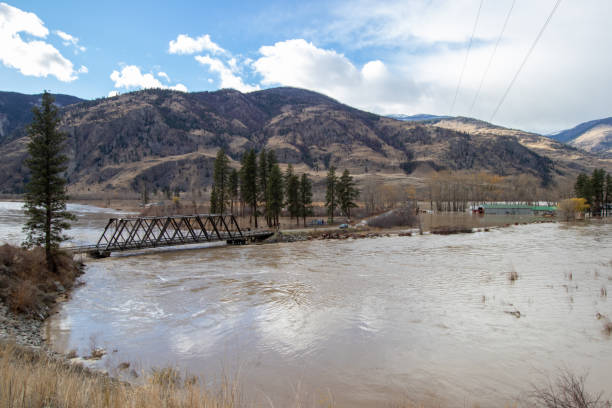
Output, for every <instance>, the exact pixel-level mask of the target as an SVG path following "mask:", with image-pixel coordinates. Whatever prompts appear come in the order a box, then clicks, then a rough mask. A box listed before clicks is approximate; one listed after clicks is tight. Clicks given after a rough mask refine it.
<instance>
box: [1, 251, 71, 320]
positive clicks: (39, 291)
mask: <svg viewBox="0 0 612 408" xmlns="http://www.w3.org/2000/svg"><path fill="white" fill-rule="evenodd" d="M53 262H54V264H55V266H56V272H51V271H50V270H49V268H48V267H47V261H46V258H45V250H44V249H43V248H33V249H31V250H27V249H23V248H19V247H15V246H11V245H8V244H5V245H2V246H0V301H2V302H4V303H5V304H6V305H7V306H9V308H10V309H11V310H12V311H13V312H17V313H25V314H31V315H38V316H40V313H41V311H42V310H43V309H46V308H45V306H50V305H51V304H52V303H53V302H54V301H55V297H56V295H57V294H59V293H60V292H62V291H64V290H65V289H68V288H70V287H72V286H73V284H74V282H75V280H76V278H77V277H78V276H79V275H80V274H81V273H82V272H81V268H80V265H79V264H78V263H77V262H75V261H74V260H73V259H72V256H71V255H69V254H67V253H64V252H58V253H56V254H55V255H54V259H53Z"/></svg>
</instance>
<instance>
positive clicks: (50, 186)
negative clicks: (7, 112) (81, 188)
mask: <svg viewBox="0 0 612 408" xmlns="http://www.w3.org/2000/svg"><path fill="white" fill-rule="evenodd" d="M53 100H54V99H53V97H52V96H51V94H49V93H48V92H46V91H45V92H44V94H43V96H42V105H41V106H40V108H39V107H34V108H33V109H32V113H33V118H32V123H31V124H30V126H29V127H28V137H29V139H30V141H29V143H28V153H29V158H28V159H27V160H26V162H25V164H26V166H27V167H28V168H29V169H30V181H29V182H28V184H27V185H26V194H25V203H24V208H25V214H26V216H27V217H28V220H27V221H26V224H25V226H24V232H26V234H27V235H26V240H25V242H24V243H23V245H24V246H25V247H32V246H42V245H44V247H45V256H46V260H47V267H48V268H49V269H51V270H52V271H53V272H55V271H56V270H57V266H56V265H55V262H54V253H55V251H57V249H58V248H59V244H60V243H61V242H62V241H65V240H66V239H68V237H67V236H66V235H63V234H62V231H63V230H66V229H69V228H70V223H69V221H72V220H74V219H75V217H74V215H72V214H71V213H69V212H68V211H66V201H67V200H68V196H67V195H66V179H65V178H64V177H63V173H64V172H65V171H66V162H67V161H68V158H67V157H66V156H65V155H64V154H63V153H62V150H63V148H64V142H65V141H66V135H65V134H64V133H62V132H60V131H59V130H58V129H57V127H58V124H59V121H60V118H59V113H58V110H57V108H56V107H55V106H54V105H53Z"/></svg>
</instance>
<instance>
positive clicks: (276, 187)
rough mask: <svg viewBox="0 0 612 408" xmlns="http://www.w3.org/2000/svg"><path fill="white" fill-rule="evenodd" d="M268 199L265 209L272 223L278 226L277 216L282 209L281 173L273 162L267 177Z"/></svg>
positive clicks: (278, 216)
mask: <svg viewBox="0 0 612 408" xmlns="http://www.w3.org/2000/svg"><path fill="white" fill-rule="evenodd" d="M267 186H268V194H267V196H268V201H267V209H268V216H269V218H270V220H271V221H272V225H273V226H275V227H278V226H279V218H280V213H281V210H282V209H283V201H284V200H283V198H284V197H283V196H284V194H283V175H282V173H281V170H280V167H279V166H278V164H274V165H273V166H272V168H271V169H270V177H269V179H268V183H267Z"/></svg>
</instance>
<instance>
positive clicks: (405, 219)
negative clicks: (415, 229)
mask: <svg viewBox="0 0 612 408" xmlns="http://www.w3.org/2000/svg"><path fill="white" fill-rule="evenodd" d="M417 223H418V220H417V217H416V214H415V210H414V208H412V207H411V206H406V207H403V208H397V209H395V210H391V211H387V212H385V213H383V214H380V215H377V216H375V217H372V218H370V219H369V220H368V225H369V226H371V227H376V228H393V227H410V226H413V225H416V224H417Z"/></svg>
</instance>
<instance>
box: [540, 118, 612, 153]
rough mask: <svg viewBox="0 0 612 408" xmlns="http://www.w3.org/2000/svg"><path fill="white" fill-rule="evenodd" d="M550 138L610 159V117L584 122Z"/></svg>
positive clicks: (611, 126) (611, 133)
mask: <svg viewBox="0 0 612 408" xmlns="http://www.w3.org/2000/svg"><path fill="white" fill-rule="evenodd" d="M550 137H551V138H552V139H555V140H558V141H561V142H564V143H568V144H570V145H571V146H574V147H577V148H579V149H583V150H586V151H587V152H590V153H594V154H598V155H600V156H603V157H607V158H612V117H609V118H605V119H598V120H591V121H589V122H584V123H581V124H579V125H577V126H575V127H573V128H571V129H567V130H564V131H561V132H559V133H557V134H554V135H550Z"/></svg>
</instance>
